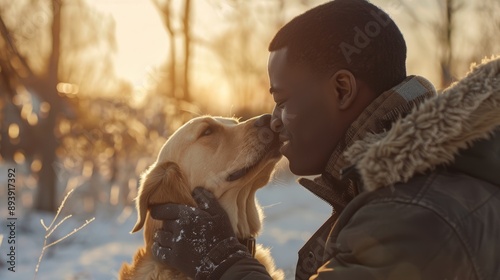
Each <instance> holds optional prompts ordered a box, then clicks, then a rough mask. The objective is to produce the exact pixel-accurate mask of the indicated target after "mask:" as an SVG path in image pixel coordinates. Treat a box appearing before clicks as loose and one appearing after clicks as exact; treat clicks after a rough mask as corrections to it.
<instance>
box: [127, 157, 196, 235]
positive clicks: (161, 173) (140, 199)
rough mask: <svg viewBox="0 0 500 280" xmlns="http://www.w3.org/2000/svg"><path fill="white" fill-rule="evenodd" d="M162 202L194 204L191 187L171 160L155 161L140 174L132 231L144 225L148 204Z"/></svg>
mask: <svg viewBox="0 0 500 280" xmlns="http://www.w3.org/2000/svg"><path fill="white" fill-rule="evenodd" d="M163 203H182V204H190V205H195V202H194V200H193V198H192V196H191V189H190V188H189V186H188V185H187V183H186V180H185V178H184V176H183V174H182V172H181V170H180V168H179V166H178V165H177V164H175V163H173V162H163V163H155V164H153V165H151V166H150V167H149V169H148V170H147V171H146V172H144V173H143V174H142V176H141V186H140V187H139V194H138V196H137V198H136V207H137V216H138V217H137V223H136V224H135V226H134V229H133V230H132V233H133V232H136V231H138V230H140V229H141V228H142V227H143V226H144V223H145V222H146V217H147V213H148V207H149V205H151V204H163Z"/></svg>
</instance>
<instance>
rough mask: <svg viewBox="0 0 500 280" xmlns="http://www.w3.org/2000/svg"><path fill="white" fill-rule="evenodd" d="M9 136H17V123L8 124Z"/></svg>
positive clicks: (13, 137)
mask: <svg viewBox="0 0 500 280" xmlns="http://www.w3.org/2000/svg"><path fill="white" fill-rule="evenodd" d="M9 137H10V138H12V139H15V138H17V137H19V125H18V124H17V123H12V124H10V125H9Z"/></svg>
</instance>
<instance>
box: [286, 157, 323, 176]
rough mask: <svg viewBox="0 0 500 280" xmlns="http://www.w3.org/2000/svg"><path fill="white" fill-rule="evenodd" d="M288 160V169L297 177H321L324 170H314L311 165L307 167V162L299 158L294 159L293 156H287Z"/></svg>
mask: <svg viewBox="0 0 500 280" xmlns="http://www.w3.org/2000/svg"><path fill="white" fill-rule="evenodd" d="M285 157H286V158H287V159H288V168H289V169H290V171H291V172H292V173H293V174H295V175H297V176H312V175H319V174H321V173H322V172H323V171H322V170H312V169H311V168H307V167H310V166H311V165H307V162H306V161H304V160H301V159H298V158H295V157H293V155H285Z"/></svg>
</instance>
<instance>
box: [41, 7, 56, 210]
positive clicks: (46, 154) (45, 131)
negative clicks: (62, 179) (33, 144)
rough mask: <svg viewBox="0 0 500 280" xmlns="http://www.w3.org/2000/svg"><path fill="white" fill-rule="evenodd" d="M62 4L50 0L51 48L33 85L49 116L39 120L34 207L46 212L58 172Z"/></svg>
mask: <svg viewBox="0 0 500 280" xmlns="http://www.w3.org/2000/svg"><path fill="white" fill-rule="evenodd" d="M61 3H62V2H60V1H58V0H52V13H53V17H52V26H51V30H52V50H51V53H50V56H49V61H48V65H47V68H46V69H47V72H46V73H45V78H46V79H41V81H40V80H39V82H38V83H35V85H36V86H35V87H34V89H35V91H36V93H37V94H39V95H40V96H41V97H42V99H43V100H44V101H45V102H48V103H49V104H50V110H49V112H48V115H47V117H46V118H41V119H40V121H39V124H38V126H39V127H38V130H37V132H38V133H37V134H38V137H37V138H38V140H39V146H38V152H39V154H40V156H41V161H42V168H41V169H40V172H39V173H38V193H37V197H36V201H35V207H34V208H35V209H36V210H42V211H49V212H55V211H57V174H56V171H55V169H54V167H55V163H56V160H57V157H56V151H57V147H58V141H57V137H56V135H55V133H54V132H55V128H56V126H57V116H58V115H59V113H60V112H61V107H62V106H61V99H60V97H59V96H58V94H57V84H58V82H59V79H58V72H59V58H60V48H61V40H60V34H61V5H62V4H61Z"/></svg>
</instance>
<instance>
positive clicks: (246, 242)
mask: <svg viewBox="0 0 500 280" xmlns="http://www.w3.org/2000/svg"><path fill="white" fill-rule="evenodd" d="M238 241H239V242H240V243H241V244H243V246H245V247H247V249H248V251H249V252H250V254H252V257H255V238H254V237H249V238H244V239H240V238H238Z"/></svg>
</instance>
